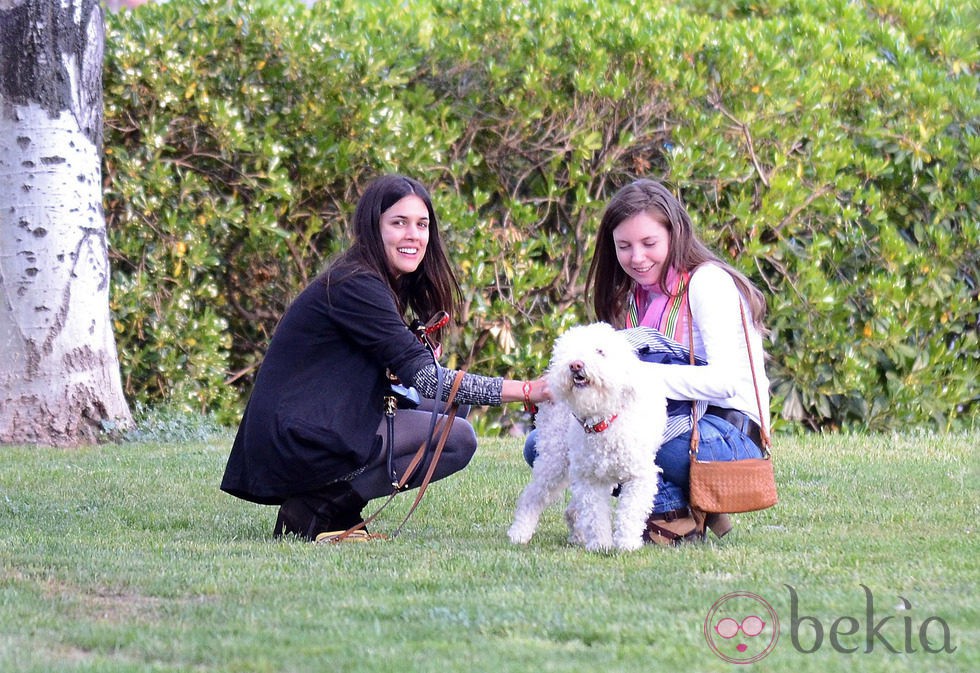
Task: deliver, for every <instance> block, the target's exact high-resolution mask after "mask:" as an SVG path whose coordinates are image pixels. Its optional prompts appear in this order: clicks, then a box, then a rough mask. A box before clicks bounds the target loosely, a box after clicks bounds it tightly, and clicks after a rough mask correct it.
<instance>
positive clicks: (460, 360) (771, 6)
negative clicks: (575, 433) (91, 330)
mask: <svg viewBox="0 0 980 673" xmlns="http://www.w3.org/2000/svg"><path fill="white" fill-rule="evenodd" d="M970 13H971V10H970V3H969V2H962V3H960V2H946V3H938V2H917V3H907V2H900V1H898V0H894V1H889V0H879V1H876V2H855V1H853V0H831V1H830V2H828V1H826V0H796V1H792V0H782V1H777V2H769V3H749V2H722V1H708V0H701V1H696V0H687V1H680V2H656V1H645V2H625V1H623V0H591V1H589V0H529V1H527V2H523V1H520V0H456V1H455V2H450V1H445V2H440V1H437V0H378V1H376V2H372V3H365V2H361V1H360V0H320V2H318V3H316V4H315V5H314V6H313V7H310V8H307V7H305V6H304V5H302V4H300V3H298V2H297V3H292V2H288V1H285V2H284V1H282V0H275V1H272V0H252V1H246V0H229V1H220V2H217V1H216V2H206V1H204V0H171V1H170V2H167V3H162V4H147V5H144V6H142V7H140V8H138V9H137V10H134V11H131V12H123V13H119V14H115V15H110V16H109V17H107V46H106V70H105V77H104V91H105V103H106V124H107V129H106V135H105V166H104V175H105V183H106V216H107V219H108V223H109V226H110V231H111V247H112V255H113V261H114V277H113V281H114V283H113V297H112V309H113V311H114V314H115V317H116V329H117V338H118V344H119V350H120V357H121V360H122V367H123V370H124V379H125V385H126V390H127V393H128V394H129V396H130V399H134V400H137V401H139V402H140V403H141V404H149V405H153V404H162V403H171V404H176V405H177V406H180V407H185V408H190V409H196V410H200V411H205V412H210V413H214V414H217V415H218V416H219V417H221V418H223V419H225V420H226V421H227V422H234V420H235V418H236V417H237V415H238V413H239V412H240V409H241V404H242V400H243V399H244V397H245V396H247V394H248V391H249V388H250V384H251V381H252V377H253V376H254V373H255V371H256V369H257V367H258V366H259V365H260V363H261V358H262V354H263V352H264V348H265V346H266V344H267V343H268V339H269V336H270V335H271V333H272V330H273V329H274V327H275V324H276V320H277V319H278V317H279V316H280V315H281V313H282V311H283V310H284V308H285V306H286V305H287V304H288V302H289V300H290V299H291V297H292V296H294V295H295V294H296V292H297V291H298V289H299V288H301V287H302V286H303V285H304V284H305V283H306V282H307V281H308V280H310V279H311V278H312V277H313V276H315V275H316V273H317V272H318V271H319V270H320V269H321V268H322V267H323V266H324V264H325V263H326V262H327V261H328V260H329V258H330V257H331V255H333V254H334V253H335V252H336V251H338V250H339V249H341V248H342V247H343V246H344V245H345V243H346V240H347V239H346V221H347V218H348V217H349V215H350V213H351V211H352V209H353V205H354V203H355V201H356V199H357V196H358V194H359V193H360V191H361V189H362V188H363V187H364V185H365V184H366V182H367V181H369V180H370V179H371V178H372V177H373V176H375V175H377V174H379V173H382V172H388V171H399V172H404V173H408V174H411V175H413V176H416V177H418V178H419V179H421V180H422V181H423V182H425V183H426V184H428V185H431V187H432V191H433V195H434V198H435V201H436V205H437V209H438V212H439V214H440V217H441V221H442V222H443V223H444V226H445V227H446V228H447V239H448V244H449V246H450V249H451V250H452V251H453V256H454V260H455V263H456V265H457V267H458V269H459V276H460V280H461V282H462V284H463V288H464V292H465V301H466V312H465V314H464V315H463V316H462V319H461V321H460V323H459V325H458V327H457V328H456V329H455V330H454V331H453V332H452V333H451V334H449V335H448V337H447V339H446V344H445V346H446V358H445V361H446V363H448V364H450V365H454V366H461V367H466V368H467V369H472V370H474V371H478V372H481V373H496V374H511V375H514V376H519V377H524V376H528V375H532V374H536V373H539V372H541V371H542V369H543V368H544V366H545V364H546V361H547V353H548V348H549V345H550V342H551V340H552V339H553V337H554V336H555V335H556V334H558V333H559V332H561V331H562V330H564V329H566V328H567V327H568V326H570V325H572V324H575V323H578V322H582V321H587V320H590V319H591V317H590V315H589V312H588V310H587V307H586V306H585V304H584V301H583V281H584V274H585V270H586V268H587V266H588V261H589V259H590V255H591V252H592V240H593V237H594V233H595V229H596V227H597V224H598V219H599V216H600V214H601V210H602V207H603V204H604V203H605V201H606V200H607V199H608V198H609V196H610V195H611V194H612V193H613V192H614V191H615V190H616V189H617V188H618V187H619V186H621V185H623V184H625V183H626V182H628V181H631V180H633V179H635V178H636V177H638V176H649V177H654V178H658V179H662V180H665V181H666V182H668V183H669V184H670V185H671V186H672V187H673V188H674V189H675V190H676V191H677V192H678V193H679V194H680V195H681V196H682V198H683V200H684V201H685V203H686V204H687V206H688V208H689V210H690V211H691V213H692V216H693V218H694V220H695V223H696V225H697V227H698V229H699V231H700V233H701V235H702V236H703V238H704V239H705V240H706V241H707V242H708V243H709V244H710V245H711V246H712V247H713V248H714V249H715V250H716V251H718V252H719V254H721V255H722V256H723V257H725V258H726V259H728V260H730V261H732V263H733V264H734V265H735V266H737V267H738V268H739V269H741V270H742V271H744V272H745V273H746V274H748V275H749V276H750V277H751V278H752V279H753V280H754V281H755V282H756V283H758V284H759V286H760V287H761V288H763V289H764V291H765V292H766V294H767V296H768V300H769V316H768V320H767V324H768V326H769V328H770V329H771V336H770V341H769V343H768V344H767V348H768V350H769V352H770V354H771V359H770V361H769V363H768V371H769V374H770V378H771V379H772V384H773V387H772V390H773V412H774V414H775V416H776V417H777V418H778V419H779V421H778V425H777V429H782V430H784V431H786V430H804V429H816V430H823V429H841V428H843V429H848V428H870V429H876V430H890V429H900V428H906V427H909V426H921V425H927V426H932V427H937V428H940V429H948V428H953V427H960V426H975V424H976V419H977V413H978V411H977V410H978V407H980V405H978V404H977V400H978V392H977V387H976V383H975V381H974V379H975V378H976V375H977V370H978V363H980V346H978V329H980V308H978V269H980V240H978V239H980V224H978V220H980V218H978V210H980V208H978V184H977V174H978V170H980V160H978V157H980V139H978V133H977V131H978V128H977V127H978V124H980V114H978V104H977V89H978V87H977V77H976V73H977V67H978V46H977V45H978V40H977V39H976V38H977V33H976V30H975V28H974V26H975V25H976V21H974V20H972V19H971V18H970ZM975 18H976V17H975V16H974V17H973V19H975ZM520 421H521V419H520V417H519V416H517V415H516V412H514V411H513V410H511V411H504V412H497V413H494V412H485V413H484V414H483V415H482V416H480V417H479V429H480V430H481V431H483V432H488V431H490V430H492V429H494V428H497V429H500V430H507V429H510V428H511V426H512V425H513V424H514V423H519V422H520Z"/></svg>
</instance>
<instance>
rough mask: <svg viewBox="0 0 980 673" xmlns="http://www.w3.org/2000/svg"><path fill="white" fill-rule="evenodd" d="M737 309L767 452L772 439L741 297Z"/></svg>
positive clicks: (762, 447)
mask: <svg viewBox="0 0 980 673" xmlns="http://www.w3.org/2000/svg"><path fill="white" fill-rule="evenodd" d="M738 311H739V313H741V314H742V333H743V334H744V335H745V350H746V351H748V353H749V369H751V370H752V386H753V387H754V388H755V404H756V406H757V407H758V409H759V437H760V438H761V439H762V446H761V447H760V448H761V449H762V453H763V454H764V455H768V454H769V449H770V448H771V447H772V439H771V438H770V436H769V429H768V428H767V427H766V421H765V415H763V413H762V396H761V395H760V394H759V379H758V378H756V375H755V362H754V360H753V358H752V344H751V343H749V323H748V321H747V320H746V319H745V307H744V306H742V299H741V298H739V300H738Z"/></svg>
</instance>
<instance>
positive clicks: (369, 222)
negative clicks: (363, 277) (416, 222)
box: [325, 174, 462, 320]
mask: <svg viewBox="0 0 980 673" xmlns="http://www.w3.org/2000/svg"><path fill="white" fill-rule="evenodd" d="M412 194H414V195H415V196H417V197H419V198H420V199H422V201H423V203H425V207H426V209H427V210H428V211H429V242H428V245H427V246H426V249H425V256H423V257H422V262H421V263H420V264H419V266H418V268H417V269H416V270H415V271H413V272H412V273H406V274H402V275H397V274H396V273H395V270H394V269H393V268H392V267H391V264H390V263H389V262H388V257H387V255H386V254H385V250H384V245H383V243H382V241H381V214H382V213H384V212H385V211H386V210H388V209H389V208H391V207H392V206H393V205H394V204H395V203H397V202H398V201H400V200H401V199H403V198H405V197H406V196H409V195H412ZM351 226H352V229H353V238H354V240H353V243H352V244H351V246H350V247H349V248H348V249H347V250H346V251H345V252H344V253H343V254H342V255H341V256H340V257H339V258H338V259H337V261H336V262H335V263H334V264H332V265H331V267H330V269H328V270H327V272H326V274H325V280H326V282H327V283H328V284H329V283H330V282H335V281H337V280H339V279H341V278H344V277H347V276H350V275H352V274H355V273H373V274H375V275H377V276H379V277H381V278H383V279H385V280H386V281H387V282H388V285H389V287H391V292H392V294H393V295H394V297H395V302H396V303H397V305H398V310H399V311H400V312H401V313H402V315H403V316H404V315H405V313H406V311H408V310H409V309H411V310H412V311H413V312H414V313H415V315H416V317H418V318H421V319H422V320H427V319H428V318H429V317H431V316H432V315H433V314H434V313H436V312H437V311H446V312H447V313H449V315H450V318H452V317H453V316H455V315H457V314H458V313H459V305H460V298H461V296H462V292H461V290H460V287H459V282H458V281H457V280H456V275H455V274H454V273H453V270H452V267H451V266H450V265H449V259H448V257H447V256H446V251H445V248H444V247H443V244H442V238H441V237H440V235H439V221H438V219H437V218H436V213H435V210H434V209H433V207H432V198H431V197H430V196H429V192H428V191H427V190H426V188H425V187H424V186H423V185H422V183H420V182H419V181H418V180H414V179H412V178H409V177H406V176H404V175H395V174H392V175H383V176H381V177H379V178H376V179H375V180H374V181H372V182H371V184H370V185H368V187H367V189H366V190H364V194H363V195H362V196H361V198H360V200H359V201H358V202H357V208H356V209H355V210H354V218H353V220H352V222H351Z"/></svg>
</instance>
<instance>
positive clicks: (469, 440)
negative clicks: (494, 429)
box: [351, 399, 476, 500]
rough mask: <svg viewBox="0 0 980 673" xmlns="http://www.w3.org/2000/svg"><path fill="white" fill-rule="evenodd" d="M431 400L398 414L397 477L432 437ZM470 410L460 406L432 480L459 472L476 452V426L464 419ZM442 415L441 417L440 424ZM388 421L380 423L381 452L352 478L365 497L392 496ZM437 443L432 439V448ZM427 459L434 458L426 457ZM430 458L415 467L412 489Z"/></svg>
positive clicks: (396, 422)
mask: <svg viewBox="0 0 980 673" xmlns="http://www.w3.org/2000/svg"><path fill="white" fill-rule="evenodd" d="M433 404H434V403H433V401H432V400H427V399H423V400H422V404H421V405H420V406H419V407H418V408H417V409H399V410H398V411H397V412H396V413H395V432H394V435H395V441H394V448H393V450H394V452H395V453H394V457H395V460H394V465H395V473H396V474H397V476H398V478H401V477H402V475H404V474H405V470H406V468H407V467H408V465H409V463H410V462H411V461H412V457H413V456H414V455H415V452H416V451H418V448H419V446H420V445H421V444H422V442H424V441H426V440H427V439H428V437H429V427H430V425H431V423H432V405H433ZM468 413H469V407H460V409H459V412H458V413H457V414H456V416H457V417H456V420H455V421H454V422H453V428H452V430H451V431H450V433H449V438H448V439H447V440H446V445H445V447H444V448H443V450H442V457H441V458H440V459H439V464H438V466H437V467H436V471H435V473H434V474H433V475H432V480H433V481H436V480H438V479H443V478H445V477H448V476H449V475H451V474H453V473H455V472H459V471H460V470H462V469H463V468H464V467H466V466H467V465H468V464H469V462H470V459H471V458H472V457H473V454H474V453H476V432H475V431H474V430H473V426H472V425H470V424H469V422H467V421H466V420H465V418H466V415H467V414H468ZM442 418H443V416H442V415H440V416H439V419H440V423H441V419H442ZM387 423H388V420H387V418H385V419H382V421H381V425H379V426H378V434H379V435H381V437H382V438H383V446H382V449H381V455H379V456H378V457H377V458H376V459H375V460H374V461H373V462H372V463H370V464H368V466H367V467H366V468H365V469H364V471H362V472H361V473H360V474H358V475H357V476H356V477H354V478H353V479H352V480H351V486H353V487H354V490H355V491H356V492H357V493H358V494H359V495H360V496H361V497H362V498H364V499H365V500H371V499H373V498H380V497H382V496H386V495H389V494H390V493H391V490H392V486H391V476H390V475H389V474H388V451H390V450H392V447H389V446H388V445H387V444H388V439H387V438H388V427H387ZM434 448H435V443H434V442H433V449H434ZM427 458H431V455H430V456H427ZM428 465H429V463H428V460H425V461H423V462H422V464H421V465H419V467H418V468H416V470H415V474H413V475H412V478H411V480H410V481H409V483H408V486H409V487H410V488H417V487H418V486H419V484H420V483H421V482H422V478H423V476H424V475H425V473H426V470H427V469H428Z"/></svg>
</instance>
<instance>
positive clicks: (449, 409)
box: [330, 370, 463, 542]
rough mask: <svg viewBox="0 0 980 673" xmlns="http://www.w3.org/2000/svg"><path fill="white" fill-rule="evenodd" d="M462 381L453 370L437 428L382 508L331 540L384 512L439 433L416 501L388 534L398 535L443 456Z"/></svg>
mask: <svg viewBox="0 0 980 673" xmlns="http://www.w3.org/2000/svg"><path fill="white" fill-rule="evenodd" d="M462 381H463V371H461V370H460V371H457V372H456V376H455V377H454V378H453V383H452V386H451V387H450V389H449V395H448V396H447V397H446V405H445V407H444V411H443V417H442V418H441V419H440V421H439V423H438V424H437V425H436V429H434V430H433V433H432V435H430V436H429V437H427V438H425V439H424V440H423V441H422V443H421V444H420V445H419V448H418V450H417V451H416V452H415V455H414V456H412V461H411V462H410V463H409V464H408V467H407V468H406V469H405V473H404V474H403V475H402V477H401V479H399V480H398V483H396V484H392V486H393V487H394V489H393V490H392V493H391V495H389V496H388V498H387V499H386V500H385V501H384V502H383V503H382V504H381V507H379V508H378V510H377V511H376V512H375V513H374V514H372V515H371V516H369V517H367V518H366V519H364V520H363V521H361V522H359V523H356V524H354V525H353V526H351V527H350V528H348V529H347V530H345V531H344V532H343V533H341V534H339V535H336V536H334V537H332V538H331V539H330V541H331V542H342V541H343V540H344V539H346V538H347V537H349V536H350V535H351V534H352V533H354V532H356V531H358V530H361V529H362V528H364V527H365V526H367V525H368V524H369V523H372V522H373V521H374V520H375V519H377V518H378V515H380V514H381V512H383V511H384V510H385V508H386V507H388V505H389V504H391V501H392V500H394V499H395V496H396V495H398V493H399V492H400V491H401V490H402V489H404V488H405V486H406V485H407V484H408V481H409V479H411V478H412V476H413V475H414V474H415V471H416V469H418V466H419V465H420V464H421V462H422V459H423V458H424V457H425V454H426V453H427V452H428V448H429V446H430V445H431V443H432V440H433V438H435V436H436V435H437V434H438V435H439V439H438V440H437V442H436V446H435V450H434V451H433V453H432V460H431V462H430V463H429V469H428V470H427V471H426V473H425V476H424V477H423V478H422V483H421V484H420V485H419V488H418V493H417V494H416V496H415V502H413V503H412V506H411V508H410V509H409V510H408V513H407V514H406V515H405V518H404V519H402V522H401V523H400V524H398V527H397V528H396V529H395V531H394V532H393V533H392V534H391V537H397V536H398V534H399V533H401V530H402V528H403V527H404V526H405V524H406V523H407V522H408V519H409V518H410V517H411V516H412V514H413V513H414V512H415V510H416V508H418V506H419V503H420V502H422V496H424V495H425V491H426V490H427V489H428V488H429V482H431V481H432V476H433V475H434V474H435V471H436V466H437V465H438V463H439V459H440V458H441V457H442V451H443V448H445V446H446V441H447V440H448V439H449V431H450V430H451V429H452V427H453V422H454V421H455V420H456V412H457V411H458V410H459V404H458V403H457V402H456V393H457V392H459V386H460V384H461V383H462ZM393 451H394V445H393V444H389V445H388V453H389V455H390V454H391V453H392V452H393Z"/></svg>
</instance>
